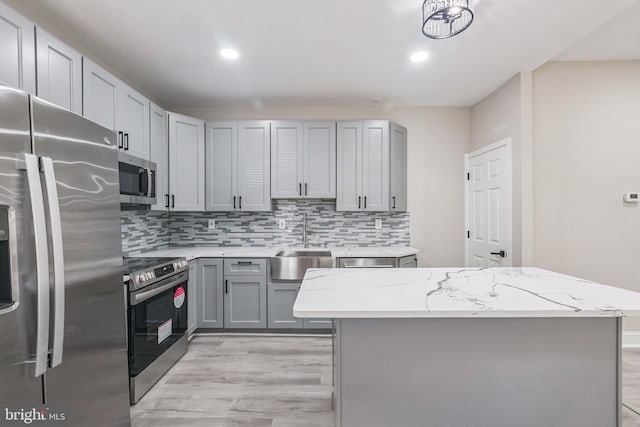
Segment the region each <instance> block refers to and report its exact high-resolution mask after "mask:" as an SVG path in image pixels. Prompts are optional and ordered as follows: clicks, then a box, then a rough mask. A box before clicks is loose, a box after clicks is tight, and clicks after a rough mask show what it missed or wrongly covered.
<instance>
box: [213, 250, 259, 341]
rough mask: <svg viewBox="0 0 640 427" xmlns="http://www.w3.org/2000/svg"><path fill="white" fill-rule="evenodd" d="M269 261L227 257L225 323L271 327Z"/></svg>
mask: <svg viewBox="0 0 640 427" xmlns="http://www.w3.org/2000/svg"><path fill="white" fill-rule="evenodd" d="M266 265H267V261H266V260H265V259H225V260H224V327H225V328H250V329H252V328H266V327H267V273H266Z"/></svg>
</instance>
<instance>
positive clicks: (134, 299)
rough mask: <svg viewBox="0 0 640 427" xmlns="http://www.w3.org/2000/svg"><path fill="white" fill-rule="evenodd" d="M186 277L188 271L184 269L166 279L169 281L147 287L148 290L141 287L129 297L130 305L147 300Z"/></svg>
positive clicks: (184, 279)
mask: <svg viewBox="0 0 640 427" xmlns="http://www.w3.org/2000/svg"><path fill="white" fill-rule="evenodd" d="M188 278H189V272H187V271H184V272H182V273H180V274H179V275H178V276H177V277H176V278H175V279H167V280H169V281H168V282H166V283H163V282H159V283H157V284H156V285H155V287H154V288H153V289H149V290H148V291H147V290H144V289H142V290H140V291H137V292H133V293H132V294H131V298H130V301H131V305H138V304H140V303H141V302H144V301H146V300H148V299H149V298H153V297H155V296H156V295H158V294H161V293H163V292H165V291H166V290H167V289H171V288H173V287H174V286H175V285H179V284H180V283H182V282H186V281H187V279H188Z"/></svg>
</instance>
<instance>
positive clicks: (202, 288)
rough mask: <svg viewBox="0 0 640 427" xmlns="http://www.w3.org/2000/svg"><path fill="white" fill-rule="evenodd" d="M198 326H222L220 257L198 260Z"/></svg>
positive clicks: (221, 261)
mask: <svg viewBox="0 0 640 427" xmlns="http://www.w3.org/2000/svg"><path fill="white" fill-rule="evenodd" d="M197 300H198V309H197V316H198V328H222V327H224V280H223V260H222V259H200V260H198V298H197Z"/></svg>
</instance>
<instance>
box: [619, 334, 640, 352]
mask: <svg viewBox="0 0 640 427" xmlns="http://www.w3.org/2000/svg"><path fill="white" fill-rule="evenodd" d="M622 347H624V348H640V331H627V332H622Z"/></svg>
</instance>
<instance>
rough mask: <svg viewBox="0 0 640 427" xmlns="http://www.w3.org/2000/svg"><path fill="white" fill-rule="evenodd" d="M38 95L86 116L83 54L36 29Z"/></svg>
mask: <svg viewBox="0 0 640 427" xmlns="http://www.w3.org/2000/svg"><path fill="white" fill-rule="evenodd" d="M36 47H37V51H36V60H37V64H38V66H37V67H36V70H37V81H38V96H39V97H40V98H42V99H45V100H47V101H49V102H51V103H53V104H56V105H59V106H60V107H63V108H66V109H67V110H71V111H73V112H74V113H78V114H82V55H80V54H79V53H78V52H76V51H75V50H73V49H72V48H71V47H69V46H67V45H66V44H64V43H62V42H61V41H60V40H58V39H56V38H55V37H53V36H52V35H51V34H49V33H47V32H46V31H44V30H42V29H41V28H39V27H38V28H36Z"/></svg>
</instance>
